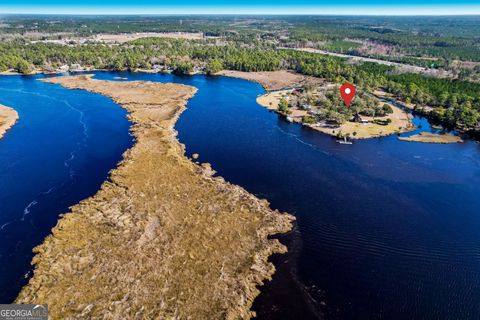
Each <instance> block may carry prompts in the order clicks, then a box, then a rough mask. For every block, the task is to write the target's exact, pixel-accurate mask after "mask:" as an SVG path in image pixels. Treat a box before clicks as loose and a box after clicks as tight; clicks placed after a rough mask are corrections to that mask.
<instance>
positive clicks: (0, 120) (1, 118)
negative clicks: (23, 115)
mask: <svg viewBox="0 0 480 320" xmlns="http://www.w3.org/2000/svg"><path fill="white" fill-rule="evenodd" d="M17 120H18V113H17V111H15V110H13V109H12V108H9V107H5V106H3V105H1V104H0V139H1V138H2V137H3V136H4V134H5V132H7V130H8V129H10V128H11V127H12V126H13V125H14V124H15V122H17Z"/></svg>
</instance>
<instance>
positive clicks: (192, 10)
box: [0, 4, 480, 16]
mask: <svg viewBox="0 0 480 320" xmlns="http://www.w3.org/2000/svg"><path fill="white" fill-rule="evenodd" d="M0 14H3V15H15V14H17V15H32V14H45V15H48V14H50V15H150V16H154V15H272V16H273V15H284V16H292V15H311V16H321V15H325V16H332V15H338V16H342V15H343V16H477V15H480V4H478V5H477V4H475V5H465V4H464V5H450V4H448V5H445V4H443V5H437V6H432V5H409V6H407V5H398V4H397V5H356V6H355V5H350V6H346V5H345V6H342V5H339V6H332V5H330V6H319V5H317V6H315V5H313V6H311V5H307V6H305V5H298V6H283V5H279V6H239V5H233V6H210V5H208V6H201V5H191V6H174V5H171V6H168V5H164V6H118V5H117V6H109V5H93V6H85V5H78V6H65V5H63V6H62V5H59V6H35V5H33V6H22V5H20V6H8V5H3V6H2V5H0Z"/></svg>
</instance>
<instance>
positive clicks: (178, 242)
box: [17, 75, 293, 319]
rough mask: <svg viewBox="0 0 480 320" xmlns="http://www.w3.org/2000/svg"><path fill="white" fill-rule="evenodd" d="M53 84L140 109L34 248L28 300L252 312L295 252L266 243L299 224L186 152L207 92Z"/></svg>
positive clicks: (134, 313)
mask: <svg viewBox="0 0 480 320" xmlns="http://www.w3.org/2000/svg"><path fill="white" fill-rule="evenodd" d="M45 81H48V82H51V83H57V84H61V85H63V86H64V87H67V88H71V89H84V90H88V91H92V92H96V93H100V94H103V95H106V96H109V97H110V98H112V99H113V100H114V101H115V102H117V103H119V104H120V105H122V106H123V107H124V108H126V109H127V110H128V111H129V112H130V114H129V118H130V120H131V121H132V122H133V123H134V125H133V127H132V134H133V135H134V136H135V138H136V143H135V145H134V146H133V147H132V148H131V149H130V150H128V151H127V152H126V153H125V154H124V160H123V161H122V162H121V163H120V164H119V166H118V168H117V169H115V170H113V171H112V173H111V177H110V179H109V180H108V181H107V182H105V183H104V184H103V185H102V188H101V190H100V191H99V192H98V193H97V194H96V195H94V196H93V197H90V198H88V199H86V200H84V201H82V202H81V203H79V204H78V205H75V206H73V207H72V208H71V212H70V213H68V214H66V215H65V216H64V217H63V218H61V219H60V220H59V222H58V224H57V226H56V227H55V228H54V229H53V230H52V235H50V236H48V237H47V238H46V239H45V241H44V243H43V244H42V245H40V246H38V247H37V248H36V249H35V252H36V253H37V255H36V256H35V258H34V260H33V263H34V264H35V272H34V276H33V278H32V279H31V280H30V282H29V284H28V285H27V286H25V287H24V288H23V289H22V291H21V293H20V294H19V296H18V298H17V302H18V303H47V304H48V305H49V311H50V315H51V317H52V318H53V319H63V318H97V317H99V318H130V319H133V318H160V319H170V318H172V319H173V318H176V319H177V318H178V319H188V318H192V319H237V318H242V319H248V318H250V317H251V316H253V312H252V311H250V307H251V305H252V302H253V300H254V298H255V297H256V296H257V295H258V293H259V290H258V289H257V288H256V286H257V285H260V284H262V282H263V281H264V280H265V279H269V278H270V277H271V275H272V274H273V273H274V270H275V268H274V266H273V265H272V264H271V263H269V262H268V261H267V259H268V257H269V256H270V255H271V254H272V253H275V252H278V253H280V252H285V250H286V248H285V247H284V246H283V245H281V244H280V243H279V242H278V241H277V240H269V239H267V237H268V235H272V234H276V233H281V232H287V231H288V230H290V229H291V226H292V225H291V221H292V219H293V217H291V216H290V215H287V214H281V213H279V212H278V211H273V210H271V209H270V208H269V205H268V203H267V202H266V201H265V200H259V199H258V198H256V197H254V196H253V195H251V194H249V193H248V192H246V191H245V190H244V189H242V188H240V187H238V186H235V185H232V184H229V183H227V182H225V181H224V180H223V179H222V178H220V177H212V170H211V169H210V167H209V166H208V165H203V166H199V165H195V164H194V163H193V162H192V161H190V160H189V159H187V158H186V157H185V156H184V148H183V146H182V145H181V144H180V143H179V142H178V141H177V139H176V133H175V131H174V129H173V126H174V123H175V122H176V120H177V118H178V117H179V115H180V113H181V112H182V111H183V110H184V109H185V104H186V101H187V100H188V99H189V98H191V97H192V96H193V95H194V94H195V92H196V89H194V88H193V87H189V86H185V85H179V84H160V83H152V82H140V81H135V82H111V81H102V80H93V79H91V78H90V77H89V76H85V75H83V76H74V77H58V78H50V79H46V80H45ZM200 159H201V155H200Z"/></svg>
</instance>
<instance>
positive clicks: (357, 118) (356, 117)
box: [352, 114, 370, 123]
mask: <svg viewBox="0 0 480 320" xmlns="http://www.w3.org/2000/svg"><path fill="white" fill-rule="evenodd" d="M352 122H357V123H369V122H370V121H368V120H367V119H363V118H362V117H361V116H360V115H359V114H356V115H355V116H354V117H353V119H352Z"/></svg>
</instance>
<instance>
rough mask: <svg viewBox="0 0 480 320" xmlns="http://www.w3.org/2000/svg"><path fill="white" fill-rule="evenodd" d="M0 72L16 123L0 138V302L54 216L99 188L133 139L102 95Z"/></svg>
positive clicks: (2, 93) (14, 288)
mask: <svg viewBox="0 0 480 320" xmlns="http://www.w3.org/2000/svg"><path fill="white" fill-rule="evenodd" d="M38 78H40V76H37V77H21V76H18V77H17V76H2V77H0V104H3V105H6V106H10V107H12V108H14V109H15V110H17V112H18V114H19V120H18V122H17V124H16V125H15V126H14V127H13V128H12V129H11V130H9V131H8V132H7V134H6V135H5V136H4V137H3V138H2V139H0V303H10V302H12V301H13V299H14V298H15V296H16V295H17V294H18V291H19V289H20V288H21V286H23V285H24V284H25V283H26V282H27V280H28V277H29V276H30V275H31V267H30V261H31V259H32V248H33V247H34V246H36V245H38V244H40V243H41V242H42V241H43V239H44V238H45V237H46V236H47V235H48V234H49V233H50V230H51V228H52V227H53V226H55V224H56V222H57V220H58V215H59V214H62V213H65V212H67V211H68V207H69V206H71V205H73V204H75V203H77V202H79V201H80V200H82V199H84V198H86V197H89V196H91V195H93V194H95V192H96V191H97V190H98V189H99V187H100V185H101V184H102V182H103V181H104V180H105V179H106V178H107V176H108V172H109V170H111V169H112V168H115V166H116V163H117V162H118V161H119V160H120V159H121V156H122V153H123V152H124V151H125V150H126V149H128V148H129V147H130V146H131V145H132V137H131V136H130V135H129V126H130V123H129V122H128V121H127V119H126V112H125V111H124V110H123V109H121V108H120V107H119V106H117V105H116V104H114V103H113V102H112V101H111V100H109V99H108V98H106V97H103V96H100V95H96V94H92V93H87V92H84V91H77V90H66V89H63V88H61V87H60V86H58V85H53V84H47V83H43V82H40V81H37V79H38Z"/></svg>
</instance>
